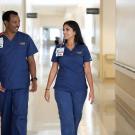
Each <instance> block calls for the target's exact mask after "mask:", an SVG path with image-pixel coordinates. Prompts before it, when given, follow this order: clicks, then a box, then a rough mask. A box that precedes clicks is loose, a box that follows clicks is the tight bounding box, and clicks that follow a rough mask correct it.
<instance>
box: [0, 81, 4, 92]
mask: <svg viewBox="0 0 135 135" xmlns="http://www.w3.org/2000/svg"><path fill="white" fill-rule="evenodd" d="M0 92H5V89H4V88H3V87H2V85H1V83H0Z"/></svg>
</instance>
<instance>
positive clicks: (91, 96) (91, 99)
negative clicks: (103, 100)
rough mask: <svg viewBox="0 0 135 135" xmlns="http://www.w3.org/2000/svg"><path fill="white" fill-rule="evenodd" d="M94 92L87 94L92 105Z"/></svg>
mask: <svg viewBox="0 0 135 135" xmlns="http://www.w3.org/2000/svg"><path fill="white" fill-rule="evenodd" d="M94 98H95V97H94V91H92V90H91V91H90V92H89V101H90V103H91V104H92V103H93V102H94Z"/></svg>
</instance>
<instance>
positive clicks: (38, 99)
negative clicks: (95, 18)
mask: <svg viewBox="0 0 135 135" xmlns="http://www.w3.org/2000/svg"><path fill="white" fill-rule="evenodd" d="M53 49H54V46H50V47H47V46H45V45H44V46H43V45H42V46H40V48H39V53H38V54H37V55H36V62H37V76H38V91H37V92H36V93H30V97H29V114H28V135H60V124H59V116H58V110H57V106H56V103H55V100H54V96H53V89H52V90H51V101H50V103H46V102H45V100H44V88H45V85H46V82H47V77H48V73H49V70H50V66H51V62H50V59H51V55H52V52H53ZM93 65H94V64H93ZM92 71H93V77H94V88H95V97H96V98H95V102H94V104H93V105H91V104H90V103H89V101H88V100H86V102H85V106H84V110H83V117H82V121H81V123H80V126H79V134H78V135H135V128H133V127H132V126H131V125H130V124H129V122H128V120H127V117H126V118H125V117H124V116H123V115H122V113H120V112H119V111H118V109H117V108H116V103H115V82H114V81H113V80H107V81H105V82H100V81H99V80H98V78H97V76H96V70H95V69H94V67H93V66H92Z"/></svg>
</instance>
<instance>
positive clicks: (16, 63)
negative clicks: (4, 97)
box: [0, 32, 38, 89]
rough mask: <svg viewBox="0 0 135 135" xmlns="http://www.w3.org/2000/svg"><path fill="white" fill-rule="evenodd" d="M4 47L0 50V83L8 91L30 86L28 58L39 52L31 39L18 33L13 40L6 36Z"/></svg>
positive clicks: (4, 37)
mask: <svg viewBox="0 0 135 135" xmlns="http://www.w3.org/2000/svg"><path fill="white" fill-rule="evenodd" d="M0 38H1V39H3V47H2V48H0V82H1V84H2V85H3V87H4V88H6V89H19V88H26V87H28V86H29V80H30V79H29V69H28V61H27V58H28V57H29V56H31V55H33V54H35V53H36V52H38V50H37V48H36V46H35V44H34V42H33V41H32V39H31V37H30V36H29V35H27V34H25V33H22V32H17V33H16V35H15V36H14V37H13V39H12V40H9V39H8V38H7V37H6V36H5V35H4V34H2V35H1V36H0Z"/></svg>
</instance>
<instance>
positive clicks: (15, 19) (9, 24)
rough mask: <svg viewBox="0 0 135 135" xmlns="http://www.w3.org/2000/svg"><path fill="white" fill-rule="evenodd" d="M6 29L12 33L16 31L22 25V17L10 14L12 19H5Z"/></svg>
mask: <svg viewBox="0 0 135 135" xmlns="http://www.w3.org/2000/svg"><path fill="white" fill-rule="evenodd" d="M5 26H6V29H7V30H8V31H10V32H12V33H16V32H17V31H18V29H19V27H20V18H19V16H17V15H10V20H9V21H5Z"/></svg>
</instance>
